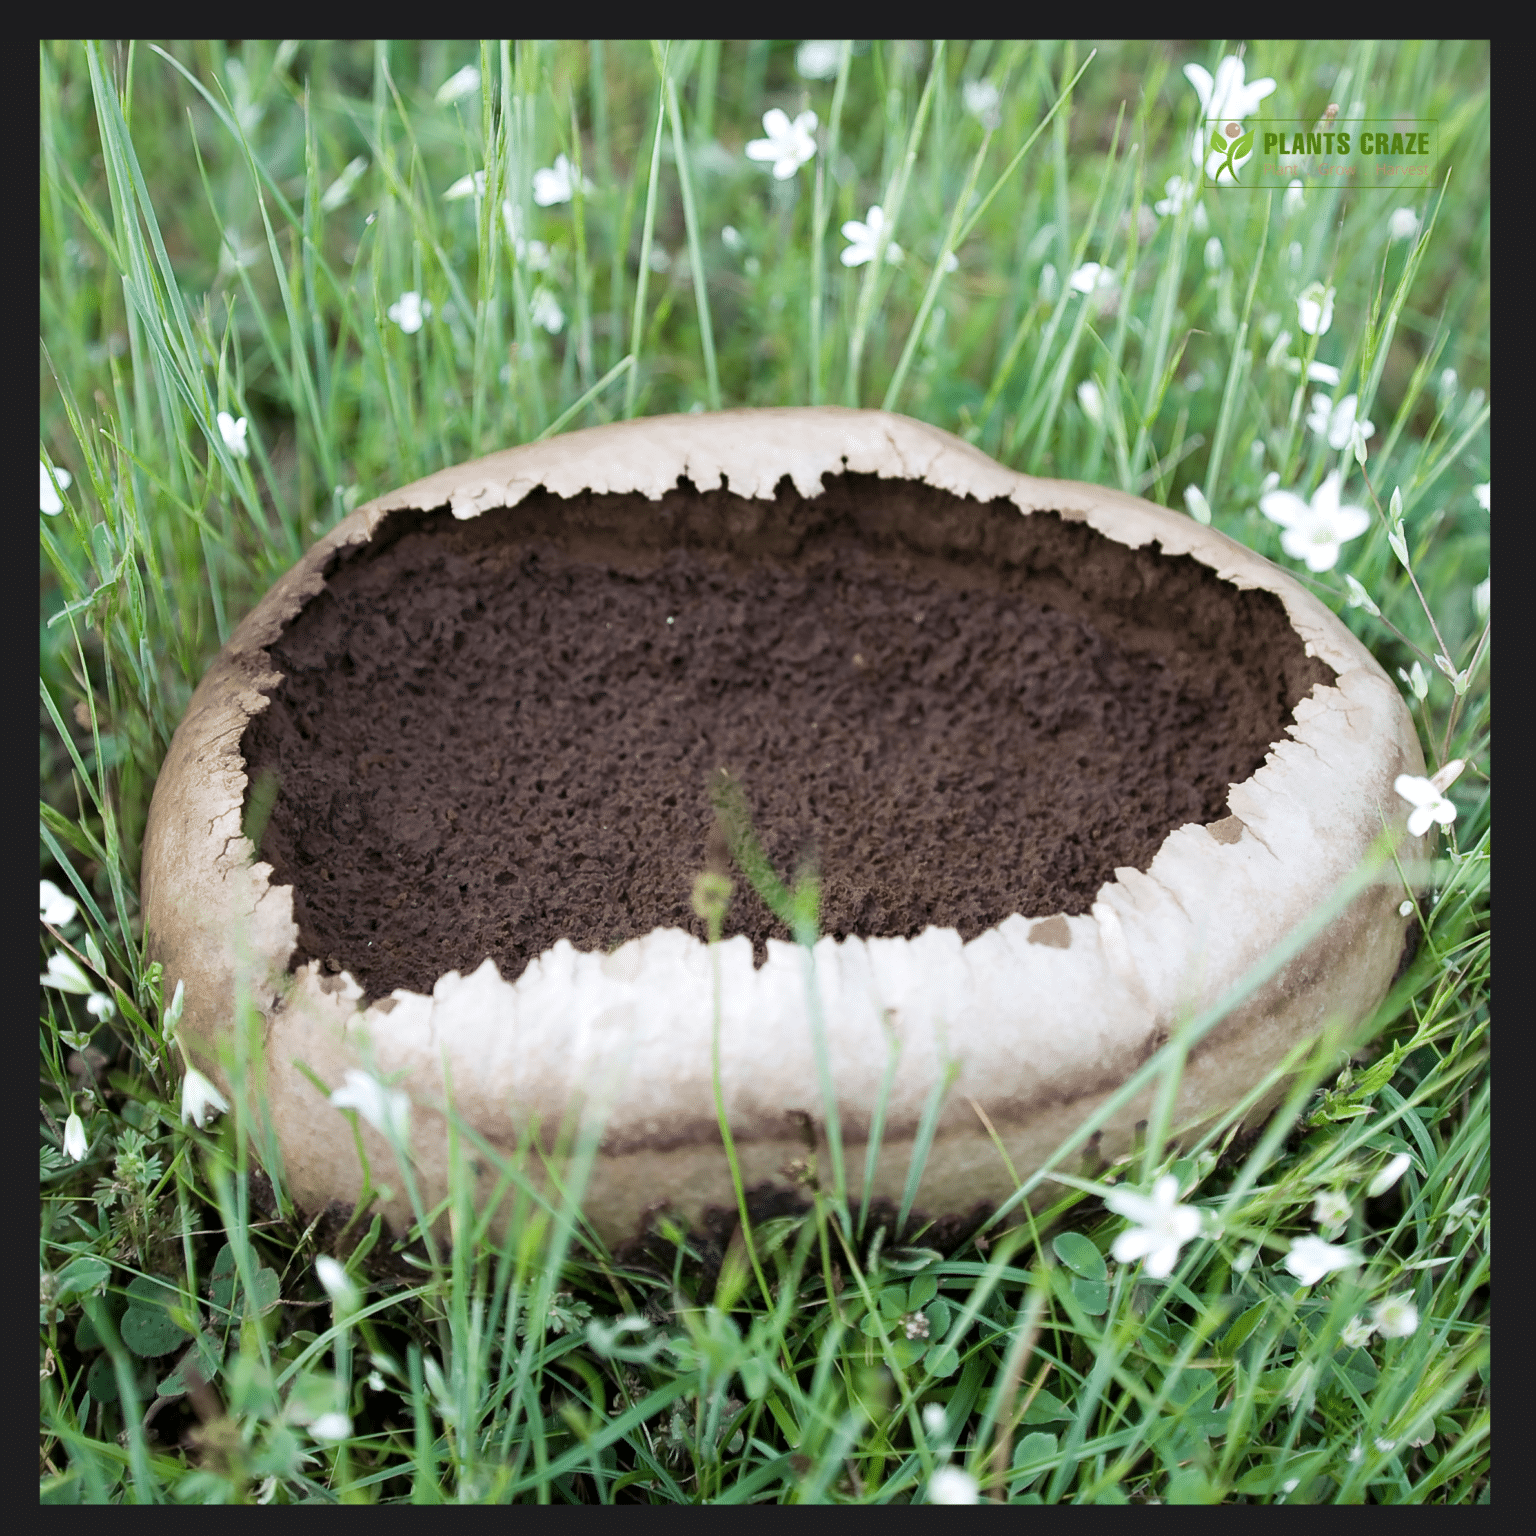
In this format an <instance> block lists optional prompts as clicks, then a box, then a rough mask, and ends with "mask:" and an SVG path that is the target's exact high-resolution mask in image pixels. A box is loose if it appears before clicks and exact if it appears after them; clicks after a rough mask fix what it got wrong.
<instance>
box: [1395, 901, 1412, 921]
mask: <svg viewBox="0 0 1536 1536" xmlns="http://www.w3.org/2000/svg"><path fill="white" fill-rule="evenodd" d="M1412 911H1413V903H1412V902H1411V901H1403V902H1399V903H1398V907H1397V915H1398V916H1399V917H1407V916H1408V914H1409V913H1410V912H1412Z"/></svg>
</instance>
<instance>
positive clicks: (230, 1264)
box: [208, 1243, 282, 1313]
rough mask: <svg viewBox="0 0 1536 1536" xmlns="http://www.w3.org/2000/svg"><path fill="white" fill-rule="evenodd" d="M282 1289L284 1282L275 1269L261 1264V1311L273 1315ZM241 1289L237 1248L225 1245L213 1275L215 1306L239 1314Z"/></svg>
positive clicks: (258, 1282)
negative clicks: (235, 1249)
mask: <svg viewBox="0 0 1536 1536" xmlns="http://www.w3.org/2000/svg"><path fill="white" fill-rule="evenodd" d="M281 1287H282V1281H281V1279H280V1278H279V1277H278V1274H277V1272H276V1271H275V1270H271V1269H268V1268H267V1266H266V1265H265V1264H258V1265H257V1267H256V1282H255V1288H256V1296H255V1300H256V1310H257V1312H259V1313H265V1312H270V1311H271V1310H272V1308H273V1307H275V1306H276V1305H277V1299H278V1294H279V1291H280V1290H281ZM239 1288H240V1286H239V1276H238V1275H237V1274H236V1272H235V1253H234V1249H232V1248H231V1247H230V1246H229V1244H228V1243H225V1245H224V1246H223V1247H222V1248H221V1249H219V1252H218V1255H217V1257H216V1258H215V1259H214V1261H213V1272H212V1274H211V1275H210V1276H209V1287H208V1290H209V1296H210V1297H211V1299H212V1301H213V1304H214V1306H215V1307H217V1308H218V1309H219V1310H220V1311H223V1312H230V1313H238V1312H239V1311H240V1310H241V1309H240V1306H239V1305H238V1301H237V1297H238V1293H239Z"/></svg>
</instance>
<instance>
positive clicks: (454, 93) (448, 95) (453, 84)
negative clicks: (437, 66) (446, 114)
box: [437, 64, 480, 107]
mask: <svg viewBox="0 0 1536 1536" xmlns="http://www.w3.org/2000/svg"><path fill="white" fill-rule="evenodd" d="M479 89H480V71H479V69H478V68H477V67H476V66H475V65H473V64H466V65H465V66H464V68H463V69H458V70H455V71H454V72H453V73H452V74H451V75H449V76H448V78H447V79H446V80H444V81H443V83H442V84H441V85H440V86H438V88H437V104H438V106H440V107H446V106H447V105H448V104H449V103H450V102H453V101H459V100H461V99H462V98H463V97H465V96H469V95H472V94H473V93H474V92H475V91H478V90H479Z"/></svg>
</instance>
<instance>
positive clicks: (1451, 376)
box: [1435, 368, 1456, 404]
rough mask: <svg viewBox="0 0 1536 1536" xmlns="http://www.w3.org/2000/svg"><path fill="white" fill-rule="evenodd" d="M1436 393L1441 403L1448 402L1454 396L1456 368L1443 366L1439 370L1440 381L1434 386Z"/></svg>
mask: <svg viewBox="0 0 1536 1536" xmlns="http://www.w3.org/2000/svg"><path fill="white" fill-rule="evenodd" d="M1435 392H1436V394H1438V395H1439V396H1440V400H1441V403H1442V404H1449V403H1450V401H1452V400H1454V399H1455V398H1456V370H1455V369H1454V368H1443V369H1441V371H1440V383H1439V385H1438V386H1437V387H1436V391H1435Z"/></svg>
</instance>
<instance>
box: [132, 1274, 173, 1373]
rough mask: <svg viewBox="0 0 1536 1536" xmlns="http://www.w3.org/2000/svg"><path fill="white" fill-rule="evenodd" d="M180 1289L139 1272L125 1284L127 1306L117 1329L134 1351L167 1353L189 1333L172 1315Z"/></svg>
mask: <svg viewBox="0 0 1536 1536" xmlns="http://www.w3.org/2000/svg"><path fill="white" fill-rule="evenodd" d="M180 1302H181V1292H180V1291H178V1290H177V1289H176V1288H175V1287H174V1286H172V1285H170V1284H168V1283H167V1282H166V1281H164V1280H160V1279H157V1278H156V1277H155V1276H153V1275H141V1276H140V1277H139V1278H138V1279H136V1280H134V1281H133V1282H132V1283H131V1284H130V1285H129V1286H128V1310H127V1311H126V1312H124V1313H123V1320H122V1322H121V1323H120V1324H119V1325H118V1331H119V1332H120V1333H121V1334H122V1336H123V1343H124V1344H126V1345H127V1346H128V1348H129V1349H131V1350H132V1351H133V1352H134V1354H136V1355H144V1356H147V1357H151V1358H152V1357H154V1356H156V1355H167V1354H169V1353H170V1352H171V1351H172V1350H173V1349H176V1348H177V1347H178V1346H179V1345H181V1344H182V1343H184V1342H185V1340H186V1339H187V1338H188V1337H189V1335H188V1333H187V1330H186V1329H185V1328H183V1327H182V1326H181V1324H180V1323H178V1322H177V1321H176V1320H175V1319H174V1318H173V1317H172V1316H171V1308H172V1307H179V1304H180Z"/></svg>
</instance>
